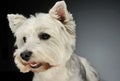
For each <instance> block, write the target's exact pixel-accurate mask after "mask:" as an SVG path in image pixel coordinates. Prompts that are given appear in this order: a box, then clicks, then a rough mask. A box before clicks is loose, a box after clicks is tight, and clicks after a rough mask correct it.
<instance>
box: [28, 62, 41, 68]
mask: <svg viewBox="0 0 120 81" xmlns="http://www.w3.org/2000/svg"><path fill="white" fill-rule="evenodd" d="M30 66H31V67H32V68H38V67H40V66H41V65H40V64H39V63H36V62H31V63H30Z"/></svg>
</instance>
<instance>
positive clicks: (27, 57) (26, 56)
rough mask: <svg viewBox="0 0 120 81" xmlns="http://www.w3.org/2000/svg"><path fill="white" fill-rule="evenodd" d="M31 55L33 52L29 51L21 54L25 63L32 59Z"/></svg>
mask: <svg viewBox="0 0 120 81" xmlns="http://www.w3.org/2000/svg"><path fill="white" fill-rule="evenodd" d="M31 55H32V52H31V51H27V50H26V51H24V52H22V53H21V54H20V56H21V58H22V59H23V60H25V61H28V60H29V59H30V57H31Z"/></svg>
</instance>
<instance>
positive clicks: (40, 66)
mask: <svg viewBox="0 0 120 81" xmlns="http://www.w3.org/2000/svg"><path fill="white" fill-rule="evenodd" d="M23 65H25V66H30V67H31V68H32V69H44V70H47V69H49V68H51V67H53V66H52V65H50V64H49V63H47V62H27V63H23Z"/></svg>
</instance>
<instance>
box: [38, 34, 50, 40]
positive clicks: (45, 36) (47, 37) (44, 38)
mask: <svg viewBox="0 0 120 81" xmlns="http://www.w3.org/2000/svg"><path fill="white" fill-rule="evenodd" d="M38 37H39V39H42V40H48V39H49V38H50V35H49V34H47V33H41V34H39V35H38Z"/></svg>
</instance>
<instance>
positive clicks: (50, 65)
mask: <svg viewBox="0 0 120 81" xmlns="http://www.w3.org/2000/svg"><path fill="white" fill-rule="evenodd" d="M7 18H8V21H9V26H10V28H11V31H12V33H14V35H15V37H16V43H15V45H17V47H18V49H16V50H15V53H14V60H15V64H16V66H17V67H18V68H19V70H20V72H23V73H25V72H29V71H31V72H33V73H34V76H33V81H99V75H98V73H97V72H96V71H95V69H94V68H93V67H92V66H91V64H90V63H89V62H88V61H87V60H86V59H85V58H83V57H80V56H78V55H77V54H74V50H75V42H76V34H75V27H76V25H75V22H74V20H73V16H72V14H71V13H69V12H68V10H67V6H66V3H65V1H58V2H56V3H55V5H54V6H53V7H52V8H51V9H50V10H49V12H48V13H37V14H35V15H34V16H33V15H32V16H30V17H29V18H26V17H24V16H23V15H20V14H8V15H7Z"/></svg>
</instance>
